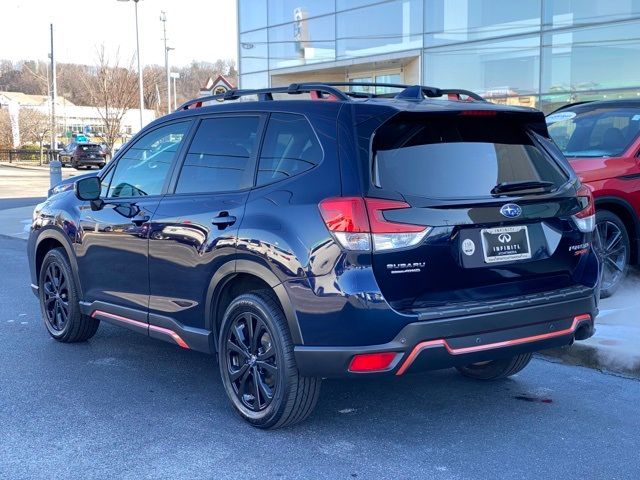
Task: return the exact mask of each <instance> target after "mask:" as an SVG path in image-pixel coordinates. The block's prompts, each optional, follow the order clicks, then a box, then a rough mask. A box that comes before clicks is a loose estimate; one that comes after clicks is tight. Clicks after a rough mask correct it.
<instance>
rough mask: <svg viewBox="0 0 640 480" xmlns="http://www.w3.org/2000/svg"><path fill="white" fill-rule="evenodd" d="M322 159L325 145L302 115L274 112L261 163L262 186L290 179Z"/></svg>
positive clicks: (260, 176)
mask: <svg viewBox="0 0 640 480" xmlns="http://www.w3.org/2000/svg"><path fill="white" fill-rule="evenodd" d="M321 160H322V147H320V144H319V143H318V139H317V137H316V135H315V133H314V131H313V128H312V127H311V125H309V122H308V121H307V119H306V118H304V117H303V116H302V115H294V114H289V113H274V114H272V115H271V118H270V119H269V126H268V127H267V133H266V137H265V140H264V145H263V147H262V153H261V156H260V162H259V165H258V185H266V184H268V183H273V182H277V181H278V180H283V179H285V178H290V177H293V176H295V175H298V174H300V173H302V172H305V171H307V170H309V169H310V168H313V167H314V166H315V165H317V164H318V163H319V162H320V161H321Z"/></svg>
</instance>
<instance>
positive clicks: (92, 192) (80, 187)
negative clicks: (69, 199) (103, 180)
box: [75, 177, 101, 200]
mask: <svg viewBox="0 0 640 480" xmlns="http://www.w3.org/2000/svg"><path fill="white" fill-rule="evenodd" d="M100 190H101V186H100V179H99V178H98V177H87V178H83V179H81V180H78V181H77V182H76V183H75V191H76V197H78V198H79V199H80V200H98V199H99V198H100Z"/></svg>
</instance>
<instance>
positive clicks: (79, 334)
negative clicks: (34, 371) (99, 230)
mask: <svg viewBox="0 0 640 480" xmlns="http://www.w3.org/2000/svg"><path fill="white" fill-rule="evenodd" d="M38 291H39V296H40V310H41V311H42V318H43V320H44V324H45V326H46V327H47V331H48V332H49V335H51V336H52V337H53V338H54V339H56V340H58V341H59V342H64V343H71V342H83V341H85V340H88V339H90V338H91V337H93V336H94V335H95V333H96V331H97V330H98V327H99V326H100V321H99V320H96V319H95V318H92V317H90V316H88V315H83V314H82V312H81V311H80V304H79V301H78V300H79V296H78V287H77V285H76V282H75V279H74V277H73V273H72V270H71V265H70V264H69V259H68V257H67V254H66V253H65V251H64V249H62V248H54V249H52V250H49V251H48V252H47V253H46V255H45V256H44V259H43V260H42V266H41V267H40V271H39V274H38Z"/></svg>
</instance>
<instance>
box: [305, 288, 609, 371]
mask: <svg viewBox="0 0 640 480" xmlns="http://www.w3.org/2000/svg"><path fill="white" fill-rule="evenodd" d="M596 315H597V303H596V298H595V295H589V296H586V297H582V298H576V299H571V300H566V301H558V302H553V303H546V304H543V305H536V306H531V307H524V308H516V309H510V310H503V311H500V312H490V313H482V314H477V315H465V316H459V317H452V318H447V319H443V320H431V321H424V322H414V323H410V324H408V325H406V326H405V327H404V328H403V329H402V330H401V331H400V333H398V335H397V336H396V337H395V338H394V339H393V340H392V341H390V342H388V343H385V344H382V345H367V346H360V347H357V346H356V347H353V346H348V347H316V346H304V345H303V346H297V347H295V356H296V362H297V365H298V369H299V370H300V373H301V374H302V375H305V376H313V377H358V376H363V375H403V374H405V373H412V372H419V371H425V370H437V369H441V368H449V367H454V366H457V365H467V364H470V363H475V362H482V361H487V360H495V359H497V358H504V357H512V356H515V355H518V354H522V353H528V352H535V351H538V350H544V349H547V348H554V347H560V346H564V345H569V344H571V343H572V342H573V341H574V340H584V339H586V338H589V337H590V336H592V335H593V333H594V319H595V317H596ZM379 352H396V353H397V355H396V357H395V359H394V360H393V362H391V364H390V366H389V367H388V368H387V369H386V370H384V371H376V372H368V373H354V372H350V371H349V365H350V363H351V360H352V359H353V357H354V356H355V355H357V354H363V353H379Z"/></svg>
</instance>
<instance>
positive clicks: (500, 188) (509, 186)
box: [491, 180, 555, 195]
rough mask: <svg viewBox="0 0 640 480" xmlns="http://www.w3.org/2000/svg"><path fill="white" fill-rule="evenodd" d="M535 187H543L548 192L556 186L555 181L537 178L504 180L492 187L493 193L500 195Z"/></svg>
mask: <svg viewBox="0 0 640 480" xmlns="http://www.w3.org/2000/svg"><path fill="white" fill-rule="evenodd" d="M534 188H542V189H543V190H544V191H546V192H548V191H551V190H553V189H554V188H555V184H554V183H553V182H543V181H537V180H531V181H524V182H502V183H499V184H497V185H496V186H495V187H493V188H492V189H491V195H500V194H501V193H506V192H519V191H522V190H533V189H534Z"/></svg>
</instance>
